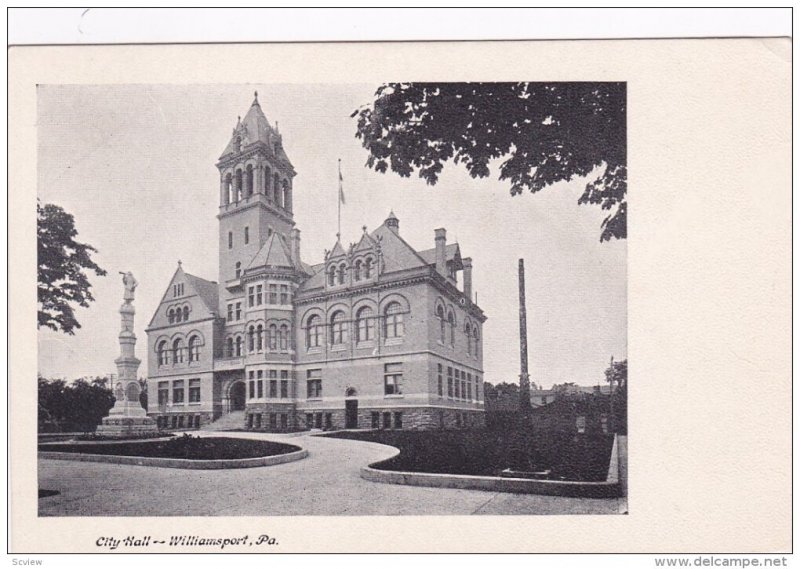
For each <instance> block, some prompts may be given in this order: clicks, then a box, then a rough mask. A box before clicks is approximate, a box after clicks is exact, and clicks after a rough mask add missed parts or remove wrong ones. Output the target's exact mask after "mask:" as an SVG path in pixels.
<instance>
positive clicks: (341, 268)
mask: <svg viewBox="0 0 800 569" xmlns="http://www.w3.org/2000/svg"><path fill="white" fill-rule="evenodd" d="M346 271H347V267H345V265H344V263H342V264H341V265H339V270H338V271H336V277H337V279H336V280H337V281H338V282H339V284H344V275H345V272H346Z"/></svg>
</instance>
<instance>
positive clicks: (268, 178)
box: [264, 166, 272, 199]
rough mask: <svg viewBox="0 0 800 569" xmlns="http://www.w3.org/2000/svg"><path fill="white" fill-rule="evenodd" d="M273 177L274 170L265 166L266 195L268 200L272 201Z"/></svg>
mask: <svg viewBox="0 0 800 569" xmlns="http://www.w3.org/2000/svg"><path fill="white" fill-rule="evenodd" d="M271 176H272V170H270V169H269V166H264V193H265V194H266V195H267V199H271V197H272V196H271V195H270V193H269V186H270V182H271V181H272V179H271Z"/></svg>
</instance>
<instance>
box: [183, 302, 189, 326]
mask: <svg viewBox="0 0 800 569" xmlns="http://www.w3.org/2000/svg"><path fill="white" fill-rule="evenodd" d="M183 321H184V322H188V321H189V307H188V306H184V307H183Z"/></svg>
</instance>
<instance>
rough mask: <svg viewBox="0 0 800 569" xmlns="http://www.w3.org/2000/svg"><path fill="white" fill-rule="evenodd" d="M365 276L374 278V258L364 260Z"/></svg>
mask: <svg viewBox="0 0 800 569" xmlns="http://www.w3.org/2000/svg"><path fill="white" fill-rule="evenodd" d="M364 278H365V279H369V278H372V259H367V260H366V261H364Z"/></svg>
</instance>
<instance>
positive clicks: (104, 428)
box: [97, 271, 157, 438]
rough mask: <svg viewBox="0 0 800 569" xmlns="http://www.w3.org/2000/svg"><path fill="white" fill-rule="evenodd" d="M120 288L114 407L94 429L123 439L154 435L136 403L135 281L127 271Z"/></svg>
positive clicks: (137, 386) (137, 388)
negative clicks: (120, 299)
mask: <svg viewBox="0 0 800 569" xmlns="http://www.w3.org/2000/svg"><path fill="white" fill-rule="evenodd" d="M120 274H121V275H122V284H123V285H124V287H125V291H124V292H123V294H122V298H123V300H124V302H123V304H122V306H120V308H119V314H120V320H121V324H122V326H121V328H122V330H121V332H120V333H119V347H120V355H119V357H118V358H117V359H116V360H114V363H115V364H117V384H116V385H115V388H114V399H115V402H114V407H112V408H111V410H110V411H109V413H108V417H105V418H104V419H103V424H102V425H100V426H99V427H98V428H97V433H98V434H102V435H105V436H111V437H120V438H124V437H127V436H132V435H141V434H144V433H152V432H155V431H157V429H156V426H155V421H153V419H151V418H150V417H148V416H147V411H146V410H145V409H144V408H143V407H142V405H141V403H140V402H139V394H140V392H141V388H140V387H139V381H138V375H137V370H138V369H139V364H140V363H141V361H140V360H139V358H137V357H136V334H135V333H134V332H133V320H134V315H135V314H136V309H135V308H134V307H133V304H132V303H133V300H134V296H135V291H136V287H137V286H138V284H139V283H138V281H137V280H136V279H135V278H134V276H133V273H131V272H130V271H127V272H122V271H120Z"/></svg>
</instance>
